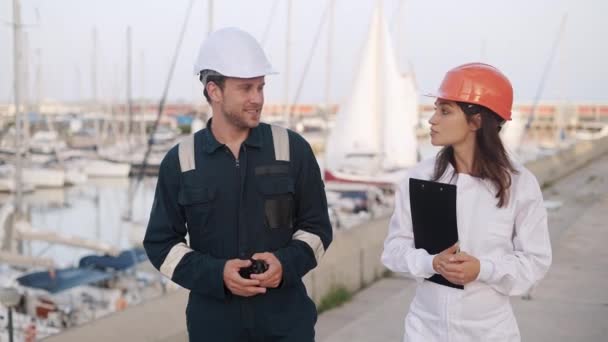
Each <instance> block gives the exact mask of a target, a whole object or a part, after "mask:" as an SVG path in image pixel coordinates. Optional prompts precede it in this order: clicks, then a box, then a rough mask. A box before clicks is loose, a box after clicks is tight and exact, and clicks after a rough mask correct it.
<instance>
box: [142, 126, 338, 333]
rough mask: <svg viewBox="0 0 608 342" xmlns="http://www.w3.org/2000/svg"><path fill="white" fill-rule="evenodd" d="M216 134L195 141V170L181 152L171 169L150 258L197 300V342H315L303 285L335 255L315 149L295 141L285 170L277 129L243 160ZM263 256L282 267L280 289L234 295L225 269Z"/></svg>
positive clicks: (207, 132)
mask: <svg viewBox="0 0 608 342" xmlns="http://www.w3.org/2000/svg"><path fill="white" fill-rule="evenodd" d="M211 125H212V121H211V120H210V121H209V122H208V123H207V128H205V129H203V130H201V131H198V132H196V133H195V134H194V151H195V165H196V167H195V168H194V170H190V171H187V172H182V171H181V169H180V160H179V154H178V146H175V147H174V148H172V149H171V150H170V151H169V152H168V153H167V155H166V156H165V158H164V159H163V161H162V163H161V166H160V173H159V176H158V184H157V187H156V193H155V196H154V203H153V206H152V211H151V214H150V220H149V223H148V227H147V231H146V235H145V238H144V247H145V249H146V252H147V254H148V257H149V258H150V261H151V262H152V264H153V265H154V266H155V267H156V268H157V269H160V270H161V272H163V273H165V275H166V276H168V277H170V278H171V280H172V281H173V282H175V283H177V284H179V285H180V286H182V287H184V288H186V289H189V290H190V296H189V300H188V306H187V308H186V318H187V327H188V333H189V336H190V341H213V342H215V341H218V342H231V341H264V342H268V341H295V342H297V341H303V342H304V341H306V342H310V341H314V325H315V323H316V320H317V312H316V308H315V305H314V303H313V302H312V300H311V299H310V298H309V297H308V295H307V293H306V288H305V287H304V284H303V283H302V277H303V276H304V275H305V274H306V273H307V272H308V271H310V270H311V269H313V268H314V267H316V266H317V262H318V258H319V257H320V255H322V253H323V252H324V251H325V250H327V248H328V246H329V244H330V243H331V240H332V228H331V225H330V222H329V217H328V211H327V200H326V197H325V191H324V184H323V181H322V179H321V174H320V171H319V166H318V164H317V161H316V159H315V156H314V154H313V152H312V149H311V148H310V145H309V144H308V143H307V142H306V141H305V140H304V139H303V138H302V137H301V136H300V135H298V134H297V133H295V132H292V131H288V137H289V152H290V161H280V160H276V159H275V152H274V146H273V139H272V131H271V127H270V126H269V125H267V124H264V123H261V124H260V125H259V126H258V127H256V128H253V129H251V131H250V134H249V136H248V138H247V139H246V140H245V141H244V143H243V144H242V145H241V147H240V153H239V158H238V159H236V158H235V157H234V155H233V154H232V152H231V151H230V150H229V149H228V147H227V146H226V145H223V144H221V143H219V142H218V141H217V140H216V139H215V137H214V136H213V133H212V129H211ZM186 234H189V245H187V244H186V239H185V237H186ZM258 252H271V253H274V254H275V256H276V257H277V258H278V260H279V261H280V262H281V264H282V267H283V279H282V282H281V284H280V285H279V287H278V288H276V289H268V290H267V292H266V293H265V294H261V295H256V296H254V297H247V298H246V297H240V296H237V295H234V294H232V293H230V291H229V290H228V289H227V288H226V287H225V286H224V282H223V270H224V264H225V262H226V261H227V260H229V259H235V258H240V259H248V258H250V257H251V256H252V255H253V254H255V253H258Z"/></svg>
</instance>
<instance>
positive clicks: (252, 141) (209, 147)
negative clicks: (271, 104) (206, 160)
mask: <svg viewBox="0 0 608 342" xmlns="http://www.w3.org/2000/svg"><path fill="white" fill-rule="evenodd" d="M212 120H213V118H211V119H209V120H208V121H207V129H206V130H205V131H204V132H203V140H204V142H205V144H204V146H205V152H207V153H213V152H215V151H216V150H217V149H218V148H220V147H222V146H224V144H222V143H220V142H219V141H217V139H215V136H214V135H213V132H212V131H211V121H212ZM244 143H245V145H247V146H249V147H255V148H260V147H262V136H261V133H260V126H257V127H254V128H252V129H250V130H249V136H248V137H247V139H245V142H244Z"/></svg>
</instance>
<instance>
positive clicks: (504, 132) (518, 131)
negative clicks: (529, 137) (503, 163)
mask: <svg viewBox="0 0 608 342" xmlns="http://www.w3.org/2000/svg"><path fill="white" fill-rule="evenodd" d="M525 130H526V118H525V117H523V116H522V115H521V113H519V112H517V111H515V110H514V111H512V113H511V121H507V122H506V123H505V124H504V126H503V127H502V129H501V130H500V138H501V139H502V143H503V144H504V146H505V148H506V150H507V151H508V152H509V153H510V154H511V155H512V156H514V157H515V156H517V154H518V152H519V146H520V145H521V140H522V138H523V134H524V131H525Z"/></svg>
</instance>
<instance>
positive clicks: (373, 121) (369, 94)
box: [326, 15, 381, 170]
mask: <svg viewBox="0 0 608 342" xmlns="http://www.w3.org/2000/svg"><path fill="white" fill-rule="evenodd" d="M378 20H379V18H378V15H374V16H373V18H372V23H371V26H370V33H369V35H368V37H367V40H366V42H365V45H364V47H363V53H362V58H361V60H360V62H359V66H358V69H357V74H356V76H355V82H354V85H353V88H352V90H351V93H350V95H349V97H348V101H347V102H346V103H345V104H344V105H342V106H340V110H339V112H338V114H337V116H336V122H335V124H334V128H333V129H332V131H331V134H330V136H329V138H328V141H327V151H326V157H327V158H326V160H327V165H326V167H327V168H329V169H333V170H340V169H344V168H347V169H350V167H349V166H352V165H349V164H350V163H351V161H349V160H348V159H356V156H363V155H369V156H378V155H379V154H381V145H380V132H379V130H380V117H379V116H380V115H379V113H378V103H377V98H376V97H377V96H375V90H376V89H377V88H378V85H379V84H378V75H377V68H378V53H377V49H378V45H379V44H378V33H377V31H378V27H379V25H378ZM368 167H370V168H372V169H378V167H379V163H377V164H376V165H370V164H368Z"/></svg>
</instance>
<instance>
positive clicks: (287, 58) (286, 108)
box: [283, 0, 291, 127]
mask: <svg viewBox="0 0 608 342" xmlns="http://www.w3.org/2000/svg"><path fill="white" fill-rule="evenodd" d="M285 24H286V25H287V29H286V30H285V89H284V91H285V94H284V97H285V105H284V109H283V110H284V111H285V123H286V125H287V127H291V109H290V108H289V107H290V106H289V69H290V64H289V62H290V59H291V56H290V52H291V51H290V50H291V0H287V21H286V23H285Z"/></svg>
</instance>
